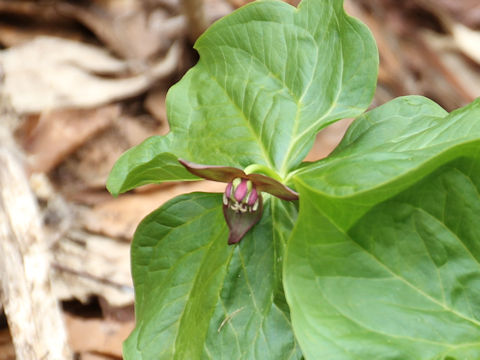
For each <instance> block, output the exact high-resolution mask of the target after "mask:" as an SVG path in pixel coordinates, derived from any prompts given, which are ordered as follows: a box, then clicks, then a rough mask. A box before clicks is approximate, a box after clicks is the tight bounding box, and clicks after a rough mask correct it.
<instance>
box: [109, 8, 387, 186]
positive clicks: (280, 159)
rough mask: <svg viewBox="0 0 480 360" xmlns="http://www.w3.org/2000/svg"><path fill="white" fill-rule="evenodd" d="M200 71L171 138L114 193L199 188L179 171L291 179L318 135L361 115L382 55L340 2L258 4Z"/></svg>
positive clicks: (210, 38) (182, 96) (144, 150)
mask: <svg viewBox="0 0 480 360" xmlns="http://www.w3.org/2000/svg"><path fill="white" fill-rule="evenodd" d="M195 48H196V49H197V50H198V52H199V53H200V61H199V62H198V64H197V65H196V66H195V67H193V68H192V69H191V70H190V71H189V72H188V73H187V74H186V75H185V76H184V77H183V79H182V80H181V81H180V82H179V83H178V84H176V85H175V86H173V87H172V88H171V90H170V91H169V94H168V96H167V112H168V119H169V122H170V128H171V132H170V133H169V134H168V136H165V137H154V138H151V139H149V140H147V141H145V142H144V143H142V144H141V145H139V146H137V147H135V148H133V149H131V150H129V151H128V152H127V153H126V154H125V155H123V156H122V157H121V158H120V160H119V161H118V162H117V164H116V165H115V167H114V169H113V170H112V173H111V174H110V177H109V180H108V183H107V187H108V189H109V190H110V192H112V193H113V194H118V193H121V192H124V191H127V190H129V189H132V188H134V187H136V186H139V185H143V184H146V183H158V182H162V181H172V180H185V179H192V176H191V175H189V174H187V173H186V171H185V169H183V167H182V166H181V165H180V164H178V163H176V164H175V163H174V162H173V161H172V157H176V158H183V159H186V160H189V161H192V162H196V163H199V164H210V165H222V166H234V167H239V168H245V167H246V166H248V165H250V164H254V163H257V164H262V165H266V166H268V167H269V168H271V169H273V170H275V171H277V172H278V173H279V174H280V176H281V177H285V176H286V175H287V173H288V171H289V170H290V169H292V168H294V167H296V166H297V165H298V164H299V163H300V162H301V161H302V160H303V157H304V156H305V155H306V153H307V152H308V150H309V149H310V147H311V145H312V144H313V139H314V137H315V134H316V133H317V132H318V130H320V129H321V128H323V127H324V126H326V125H328V124H329V123H332V122H334V121H336V120H338V119H342V118H345V117H354V116H357V115H359V114H361V113H362V112H363V111H364V110H365V109H366V108H367V106H368V104H369V103H370V100H371V98H372V96H373V92H374V89H375V82H376V75H377V66H378V54H377V49H376V46H375V43H374V41H373V39H372V36H371V34H370V32H369V31H368V29H367V28H366V27H365V26H364V25H362V24H361V23H360V22H358V21H357V20H355V19H353V18H350V17H348V16H346V14H345V13H344V10H343V7H342V1H339V0H304V1H303V2H302V3H301V5H300V6H299V8H298V9H297V8H294V7H292V6H290V5H288V4H286V3H283V2H280V1H270V0H267V1H260V2H254V3H251V4H249V5H247V6H245V7H243V8H241V9H239V10H238V11H235V12H234V13H232V14H231V15H229V16H227V17H225V18H223V19H221V20H220V21H218V22H217V23H215V24H214V25H213V26H212V27H210V29H208V30H207V31H206V33H205V34H204V35H203V36H202V37H201V38H200V39H199V40H198V41H197V43H196V44H195Z"/></svg>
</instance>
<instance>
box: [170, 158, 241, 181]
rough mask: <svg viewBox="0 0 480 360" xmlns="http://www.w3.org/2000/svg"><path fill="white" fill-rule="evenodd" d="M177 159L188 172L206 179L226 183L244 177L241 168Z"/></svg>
mask: <svg viewBox="0 0 480 360" xmlns="http://www.w3.org/2000/svg"><path fill="white" fill-rule="evenodd" d="M178 161H179V162H180V164H182V165H183V166H185V168H186V169H187V170H188V171H190V173H192V174H193V175H197V176H199V177H201V178H204V179H206V180H212V181H218V182H225V183H228V182H231V181H232V180H233V179H235V178H244V177H245V173H244V172H243V170H240V169H238V168H235V167H231V166H217V165H201V164H195V163H192V162H190V161H186V160H183V159H178Z"/></svg>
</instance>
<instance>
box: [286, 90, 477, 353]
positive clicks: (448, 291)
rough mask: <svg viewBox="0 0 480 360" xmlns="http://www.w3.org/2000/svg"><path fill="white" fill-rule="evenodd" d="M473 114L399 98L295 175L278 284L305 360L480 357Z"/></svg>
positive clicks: (367, 117)
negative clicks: (292, 216) (296, 201)
mask: <svg viewBox="0 0 480 360" xmlns="http://www.w3.org/2000/svg"><path fill="white" fill-rule="evenodd" d="M479 119H480V101H476V102H474V103H472V104H471V105H469V106H467V107H465V108H462V109H459V110H457V111H455V112H453V113H451V114H449V115H447V116H446V115H445V112H444V111H443V110H441V109H439V108H438V107H437V106H435V105H434V104H433V103H432V102H430V101H429V100H426V99H423V98H419V97H408V98H402V99H397V100H395V101H392V102H390V103H388V104H386V105H384V106H382V107H380V108H377V109H375V110H373V111H371V112H370V113H367V114H366V115H364V116H362V117H361V118H359V119H357V120H356V121H355V123H354V125H353V126H352V127H351V128H350V129H349V131H348V134H347V136H346V137H345V139H344V140H343V141H342V143H341V144H340V146H339V147H338V149H337V150H336V151H335V152H334V154H332V156H331V157H330V158H329V159H327V160H324V161H320V162H318V163H315V164H309V165H306V166H305V167H304V168H303V170H302V172H301V174H298V175H297V176H296V178H295V180H296V185H297V190H298V191H299V192H300V199H301V200H302V201H301V206H300V214H299V217H298V223H297V225H296V227H295V230H294V232H293V234H292V238H291V240H290V242H289V245H288V248H287V252H286V263H285V265H284V266H285V269H284V276H285V278H284V285H285V290H286V293H287V299H288V303H289V305H290V309H291V316H292V323H293V326H294V331H295V335H296V337H297V339H298V341H299V343H300V345H301V347H302V351H303V353H304V355H305V357H306V358H307V359H321V358H326V359H332V360H337V359H339V360H340V359H342V360H343V359H345V360H347V359H365V360H367V359H445V360H446V359H449V360H451V359H458V360H459V359H462V360H463V359H477V358H479V357H480V265H479V264H480V243H479V239H480V230H479V229H480V227H479V226H478V224H479V223H480V195H479V194H480V156H479V154H480V121H479Z"/></svg>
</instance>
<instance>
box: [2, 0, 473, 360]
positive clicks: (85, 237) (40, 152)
mask: <svg viewBox="0 0 480 360" xmlns="http://www.w3.org/2000/svg"><path fill="white" fill-rule="evenodd" d="M245 3H246V1H245V0H228V1H227V0H205V2H204V14H205V18H204V22H203V23H200V24H197V25H199V26H200V27H201V26H204V27H205V26H206V25H208V24H211V23H212V22H213V21H215V20H217V19H219V18H220V17H222V16H224V15H226V14H228V13H230V12H231V11H233V10H234V9H236V8H238V7H240V6H242V5H244V4H245ZM292 4H293V5H296V3H293V2H292ZM345 9H346V11H347V13H349V14H350V15H352V16H355V17H357V18H359V19H360V20H362V21H363V22H364V23H366V24H367V25H368V27H369V28H370V29H371V31H372V33H373V35H374V37H375V39H376V41H377V45H378V47H379V51H380V71H379V79H378V86H377V91H376V94H375V98H374V101H373V103H372V105H371V107H376V106H378V105H381V104H383V103H385V102H386V101H388V100H390V99H392V98H394V97H397V96H402V95H407V94H419V95H425V96H427V97H429V98H431V99H433V100H434V101H436V102H438V103H439V104H440V105H441V106H443V107H444V108H445V109H446V110H448V111H451V110H453V109H456V108H458V107H461V106H463V105H466V104H467V103H469V102H471V101H472V100H474V99H475V98H476V97H478V96H480V4H479V3H478V1H477V0H462V1H451V0H405V1H396V0H345ZM196 31H197V32H198V26H193V25H192V23H191V20H188V19H187V17H186V16H184V13H183V11H182V7H181V4H180V2H179V0H84V1H67V0H48V1H47V0H40V1H34V0H17V1H11V0H0V48H1V50H0V116H1V117H0V130H2V129H3V130H2V131H0V150H2V145H5V144H9V145H8V149H9V151H10V152H11V153H13V154H14V156H13V157H12V158H11V159H13V160H12V161H13V162H15V161H18V163H19V164H20V165H21V166H20V168H21V169H22V171H23V175H22V173H21V172H20V174H19V176H20V178H21V177H22V176H24V177H25V179H26V181H27V182H26V184H27V185H26V186H25V187H23V188H22V187H21V180H19V181H18V182H15V183H12V184H10V185H9V186H12V189H14V190H12V191H19V195H18V196H19V197H18V198H17V199H19V198H20V197H22V196H24V195H25V196H26V197H27V198H29V199H30V198H31V200H33V203H36V204H38V209H39V211H36V212H33V213H32V214H29V215H27V213H28V211H27V212H26V213H24V212H23V210H21V209H20V212H19V213H17V216H18V219H24V218H25V219H26V218H28V216H31V218H29V219H30V220H29V221H32V222H33V223H34V224H37V223H38V229H37V228H36V227H35V226H36V225H35V226H33V227H29V228H28V229H24V230H25V231H26V233H27V234H29V231H30V232H32V231H34V230H33V229H37V230H36V231H35V232H34V234H33V235H32V236H33V237H34V238H35V239H34V240H28V239H27V240H26V243H27V245H28V244H30V243H29V242H28V241H34V242H40V243H44V244H46V249H47V250H46V251H44V252H40V254H41V256H45V259H44V260H45V262H46V264H49V265H48V266H49V274H48V276H49V277H50V279H49V281H50V282H51V288H47V289H44V290H42V291H44V292H45V293H46V294H47V295H48V296H52V298H53V299H54V300H58V301H60V304H61V305H60V311H59V312H60V317H61V318H62V319H63V322H64V324H65V329H66V334H67V340H66V341H67V343H68V345H67V346H68V347H69V348H70V349H71V351H72V352H73V353H74V354H75V359H79V360H80V359H81V360H100V359H103V360H105V359H121V358H122V355H121V343H122V341H123V340H124V339H125V338H126V337H127V336H128V334H129V332H130V331H131V330H132V329H133V327H134V307H133V302H134V293H133V284H132V280H131V276H130V259H129V243H130V241H131V239H132V236H133V233H134V230H135V228H136V226H137V225H138V223H139V222H140V220H141V219H142V218H143V217H144V216H145V215H147V214H148V213H149V212H151V211H153V210H154V209H156V208H157V207H159V206H160V205H162V204H163V203H164V202H165V201H167V200H169V199H171V198H172V197H175V196H177V195H179V194H182V193H185V192H191V191H195V190H207V191H218V192H221V191H222V190H223V189H222V185H219V184H217V183H208V182H200V183H189V184H186V183H182V184H170V183H167V184H162V185H155V186H145V187H142V188H139V189H137V190H134V191H131V192H129V193H127V194H125V195H121V196H119V197H118V198H113V197H112V196H111V195H110V194H109V193H108V192H107V191H106V189H105V181H106V178H107V176H108V173H109V171H110V169H111V168H112V166H113V164H114V162H115V161H116V160H117V159H118V157H119V156H120V155H121V154H122V153H123V152H124V151H126V150H127V149H129V148H130V147H132V146H134V145H136V144H138V143H140V142H141V141H143V140H144V139H146V138H147V137H149V136H152V135H164V134H166V133H167V132H168V122H167V116H166V106H165V96H166V92H167V90H168V88H169V87H170V86H171V85H173V84H174V83H175V82H177V81H178V80H179V79H180V78H181V76H182V75H183V74H184V73H185V72H186V71H187V70H188V69H189V68H190V67H191V66H193V65H194V64H195V62H196V60H197V55H196V53H195V52H194V50H192V39H193V38H194V37H195V36H196ZM350 122H351V119H346V120H342V121H339V122H338V123H336V124H333V125H331V126H330V127H328V128H327V129H325V130H324V131H322V132H321V133H320V134H319V135H318V136H317V140H316V142H315V145H314V147H313V149H312V150H311V152H310V154H309V155H308V157H307V159H308V160H316V159H320V158H322V157H325V156H327V155H328V154H329V153H330V152H331V151H332V149H333V148H334V147H335V146H336V145H337V144H338V142H339V141H340V139H341V138H342V136H343V134H344V132H345V130H346V128H347V127H348V125H349V124H350ZM2 133H3V135H2ZM2 136H3V137H2ZM8 138H11V140H12V141H11V142H9V140H8ZM1 164H2V162H1V152H0V166H1ZM1 170H2V169H0V172H1ZM1 179H2V178H1V176H0V185H2V180H1ZM12 179H13V178H12ZM11 181H12V182H13V180H11ZM3 185H4V187H5V188H7V186H6V185H5V183H4V184H3ZM3 190H5V189H3ZM1 191H2V189H0V193H1ZM0 195H1V194H0ZM0 200H1V196H0ZM0 205H1V204H0ZM4 205H5V204H4ZM6 206H8V204H7V205H6ZM1 211H2V206H0V212H1ZM4 211H7V212H9V211H11V213H13V214H15V211H18V209H8V208H7V209H4ZM1 221H2V216H1V214H0V240H1V241H4V239H3V238H2V234H3V235H5V233H2V226H1V225H2V224H1ZM20 222H21V221H20ZM14 230H15V229H14ZM13 232H15V231H13ZM20 251H21V252H22V251H24V250H22V249H20ZM25 251H26V254H24V255H25V256H27V255H28V253H29V250H28V249H27V250H25ZM42 254H43V255H42ZM30 255H31V254H30ZM37 255H38V254H36V256H37ZM6 256H7V254H6V253H3V254H2V253H0V263H2V261H3V260H5V257H6ZM2 257H4V259H2ZM36 261H43V260H42V259H40V260H38V259H37V260H36ZM4 263H7V262H6V261H4ZM1 269H2V267H0V270H1ZM0 276H1V280H2V282H3V283H4V285H3V286H4V288H3V289H4V290H3V291H4V293H3V296H1V297H0V299H1V300H0V360H12V359H15V346H17V347H18V346H22V345H21V344H22V339H21V338H22V333H23V332H24V331H25V330H24V329H23V328H18V327H14V326H10V327H9V323H10V319H8V320H9V321H7V316H6V315H5V313H7V315H9V312H8V311H5V313H2V310H1V309H2V308H4V309H11V308H12V306H13V307H15V306H20V307H22V306H23V305H22V304H17V303H16V302H18V301H20V300H18V299H21V297H17V296H16V295H17V293H16V292H15V291H16V290H15V291H13V290H12V292H10V293H8V292H6V291H5V286H6V285H5V282H8V281H12V280H11V279H7V276H6V275H5V274H0ZM24 280H25V279H24ZM27 280H28V276H27ZM15 281H17V282H16V283H15V284H14V285H15V286H17V287H18V286H19V284H20V283H21V281H23V280H21V279H20V280H19V279H15ZM7 285H8V284H7ZM10 285H11V284H10ZM20 285H21V284H20ZM17 290H18V289H17ZM18 291H20V290H18ZM0 292H1V290H0ZM32 296H33V295H32ZM2 302H3V304H2ZM41 302H42V301H41ZM47 303H48V302H47ZM12 304H13V305H12ZM2 305H3V306H2ZM32 306H33V309H38V308H42V307H41V306H39V305H38V304H37V305H35V304H33V305H32ZM43 308H45V306H43ZM26 316H31V317H32V319H34V318H35V317H42V316H45V314H44V313H35V311H34V312H33V313H32V314H30V315H26ZM11 324H12V323H10V325H11ZM23 335H25V334H23ZM57 335H58V336H59V342H61V341H62V339H61V337H62V333H61V331H60V332H59V334H57ZM25 341H26V340H25ZM14 344H15V346H14ZM17 350H18V349H17Z"/></svg>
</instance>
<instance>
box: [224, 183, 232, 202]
mask: <svg viewBox="0 0 480 360" xmlns="http://www.w3.org/2000/svg"><path fill="white" fill-rule="evenodd" d="M231 195H232V183H231V182H229V183H228V185H227V188H226V189H225V196H226V197H227V198H229V197H230V196H231Z"/></svg>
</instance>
